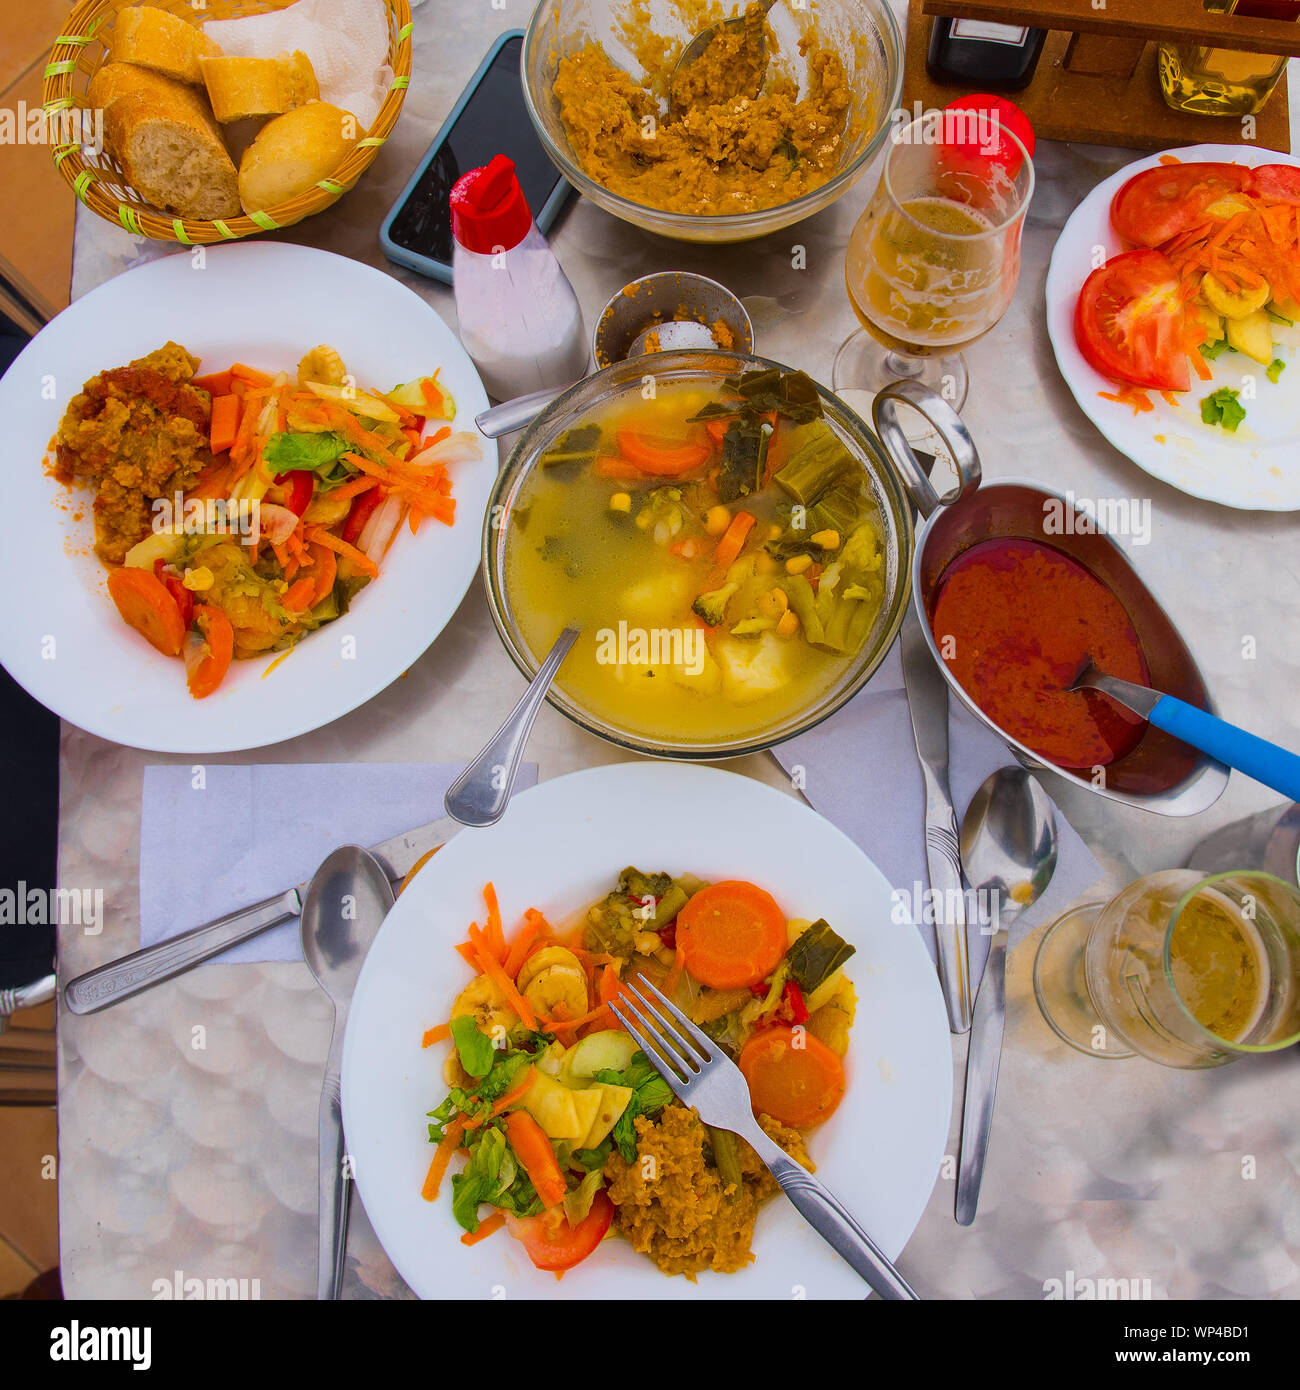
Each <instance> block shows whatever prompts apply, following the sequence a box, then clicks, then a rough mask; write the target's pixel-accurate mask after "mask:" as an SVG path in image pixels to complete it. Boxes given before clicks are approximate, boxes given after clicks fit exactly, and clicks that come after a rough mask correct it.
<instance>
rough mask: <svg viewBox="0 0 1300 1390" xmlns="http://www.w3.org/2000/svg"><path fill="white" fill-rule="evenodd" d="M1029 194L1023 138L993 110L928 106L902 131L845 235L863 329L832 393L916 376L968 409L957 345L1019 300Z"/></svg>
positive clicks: (840, 362) (840, 357)
mask: <svg viewBox="0 0 1300 1390" xmlns="http://www.w3.org/2000/svg"><path fill="white" fill-rule="evenodd" d="M1033 191H1034V166H1033V162H1032V160H1031V159H1030V157H1029V155H1028V153H1027V152H1026V150H1025V147H1024V145H1022V144H1021V142H1020V141H1019V139H1017V137H1016V136H1015V135H1013V134H1012V133H1011V131H1009V130H1008V129H1007V128H1006V127H1005V126H1003V125H1001V124H1000V123H999V122H998V121H997V120H996V119H994V117H993V116H992V115H991V114H990V113H989V112H988V111H983V110H962V109H957V110H949V111H931V112H928V113H927V114H925V115H923V116H921V117H920V118H918V119H917V120H915V121H913V122H911V124H910V125H907V126H904V127H903V128H902V129H900V130H895V132H894V134H893V139H892V143H891V145H890V146H889V149H888V153H887V154H886V156H885V164H884V169H883V171H882V173H881V176H880V184H879V187H877V189H876V192H875V195H874V196H873V197H872V199H871V202H870V203H869V204H868V205H867V208H866V211H865V212H864V213H863V214H862V216H861V217H860V218H859V219H858V221H857V225H856V226H855V227H854V228H853V231H852V233H851V235H850V236H849V246H848V252H847V254H846V256H845V262H844V281H845V285H846V287H847V289H848V294H849V302H850V303H851V304H852V305H853V312H854V313H855V314H856V315H857V317H858V320H859V321H860V322H861V324H862V328H861V329H859V330H858V331H857V332H856V333H854V334H852V335H851V336H850V337H849V338H848V339H847V340H846V341H845V342H844V343H843V345H842V346H841V347H840V350H839V352H838V353H837V354H836V357H835V366H834V369H833V374H832V377H831V384H832V386H833V387H834V389H835V390H836V391H845V390H862V391H872V392H874V391H879V390H880V389H881V388H882V387H883V386H885V385H887V384H888V383H889V382H891V381H896V380H899V379H900V378H911V379H913V380H917V381H921V382H923V383H924V384H925V385H926V386H929V387H931V389H933V390H935V391H938V392H939V394H940V395H941V396H943V398H944V399H945V400H946V401H948V403H949V404H950V405H951V406H952V407H953V409H954V410H957V409H960V408H961V405H962V403H963V402H964V401H965V399H966V387H967V381H968V377H967V371H966V362H965V359H964V358H963V357H962V355H961V349H962V348H964V347H966V346H967V345H969V344H970V343H973V342H974V341H975V340H976V339H977V338H979V337H981V336H982V335H983V334H985V333H987V332H988V331H989V329H990V328H992V327H993V325H994V324H996V323H997V322H998V320H999V319H1000V318H1001V317H1002V315H1003V314H1004V313H1006V311H1007V308H1008V306H1009V305H1010V303H1011V297H1012V295H1014V294H1015V290H1016V281H1017V280H1018V279H1019V276H1020V236H1021V230H1022V228H1023V226H1024V220H1025V211H1026V209H1027V208H1028V206H1029V199H1030V197H1031V196H1032V194H1033Z"/></svg>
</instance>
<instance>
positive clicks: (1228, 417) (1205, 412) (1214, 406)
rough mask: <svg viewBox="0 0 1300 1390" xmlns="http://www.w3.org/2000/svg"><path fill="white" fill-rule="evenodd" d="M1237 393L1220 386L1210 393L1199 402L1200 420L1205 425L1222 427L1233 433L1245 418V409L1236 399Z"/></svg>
mask: <svg viewBox="0 0 1300 1390" xmlns="http://www.w3.org/2000/svg"><path fill="white" fill-rule="evenodd" d="M1238 396H1239V392H1237V391H1234V390H1233V389H1232V388H1231V387H1230V386H1221V387H1220V388H1219V389H1218V390H1217V391H1212V392H1211V393H1210V394H1209V395H1208V396H1206V397H1205V399H1204V400H1203V401H1202V402H1201V419H1202V420H1203V421H1204V422H1205V424H1207V425H1222V426H1223V428H1224V429H1225V430H1228V431H1229V432H1230V433H1235V432H1236V429H1237V426H1238V425H1239V424H1241V422H1242V421H1243V420H1244V419H1245V418H1246V409H1245V407H1244V406H1243V405H1242V404H1241V401H1240V400H1239V399H1238Z"/></svg>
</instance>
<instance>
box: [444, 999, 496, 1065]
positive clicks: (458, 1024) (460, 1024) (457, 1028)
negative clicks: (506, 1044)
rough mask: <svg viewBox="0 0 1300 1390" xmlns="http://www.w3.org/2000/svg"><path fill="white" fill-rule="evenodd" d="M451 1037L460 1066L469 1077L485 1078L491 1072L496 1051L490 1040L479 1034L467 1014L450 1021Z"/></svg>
mask: <svg viewBox="0 0 1300 1390" xmlns="http://www.w3.org/2000/svg"><path fill="white" fill-rule="evenodd" d="M451 1037H452V1041H453V1042H454V1043H455V1044H456V1052H457V1053H458V1055H459V1056H460V1064H461V1066H462V1067H464V1068H465V1070H466V1071H467V1072H468V1073H469V1074H470V1075H471V1076H486V1075H487V1074H488V1072H490V1071H491V1070H492V1063H493V1061H494V1060H495V1058H496V1053H497V1049H496V1048H495V1047H494V1046H493V1043H492V1039H491V1038H489V1037H486V1036H485V1035H484V1034H482V1033H480V1032H479V1030H478V1029H477V1028H476V1027H475V1026H474V1020H473V1019H472V1018H471V1017H470V1016H469V1014H463V1015H462V1016H461V1017H460V1018H453V1019H452V1021H451Z"/></svg>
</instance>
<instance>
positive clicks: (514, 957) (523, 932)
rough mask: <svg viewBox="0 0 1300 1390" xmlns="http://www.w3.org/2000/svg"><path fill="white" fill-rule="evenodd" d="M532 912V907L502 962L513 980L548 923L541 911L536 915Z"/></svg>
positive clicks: (525, 915)
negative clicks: (529, 949) (530, 948)
mask: <svg viewBox="0 0 1300 1390" xmlns="http://www.w3.org/2000/svg"><path fill="white" fill-rule="evenodd" d="M531 913H532V909H531V908H530V909H529V912H528V913H525V914H524V921H523V925H522V926H521V927H520V928H519V930H518V931H517V932H516V933H515V937H514V940H513V941H512V942H511V943H510V945H509V948H508V949H507V951H506V958H505V960H504V961H503V962H502V967H503V968H504V970H505V972H506V974H507V975H509V976H510V978H511V979H512V980H514V979H517V978H518V975H519V969H520V967H521V966H522V965H523V963H524V960H525V959H526V958H527V956H528V948H529V947H530V946H531V945H532V944H533V942H534V941H535V940H536V938H537V936H538V934H539V933H540V932H541V930H542V928H543V927H545V925H546V919H545V918H544V917H542V914H541V913H540V912H539V913H537V914H536V915H535V916H534V915H530V914H531Z"/></svg>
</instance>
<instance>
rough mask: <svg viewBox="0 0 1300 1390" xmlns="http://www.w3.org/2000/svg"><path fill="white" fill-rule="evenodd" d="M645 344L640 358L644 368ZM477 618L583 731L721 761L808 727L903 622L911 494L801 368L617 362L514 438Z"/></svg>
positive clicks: (870, 439) (656, 752) (751, 362)
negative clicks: (556, 655) (565, 646)
mask: <svg viewBox="0 0 1300 1390" xmlns="http://www.w3.org/2000/svg"><path fill="white" fill-rule="evenodd" d="M651 362H652V363H653V367H651ZM483 549H484V571H485V577H486V581H487V588H488V595H489V598H490V602H491V608H492V616H493V620H494V621H495V623H496V627H497V631H498V632H499V633H500V635H501V640H502V641H503V642H504V643H505V646H506V650H507V651H508V652H509V653H510V656H511V658H512V659H513V660H514V662H515V664H516V665H517V666H518V667H519V669H520V670H521V671H522V672H523V673H524V674H525V675H526V676H528V677H529V678H531V677H532V676H533V675H534V674H535V673H536V671H537V668H538V665H539V664H540V662H541V661H542V659H543V658H544V657H545V655H546V653H547V652H548V651H549V650H550V647H551V645H552V643H553V642H554V641H555V639H556V637H558V635H559V633H560V632H561V630H562V629H563V628H564V627H565V626H566V625H568V624H570V623H576V624H578V625H580V626H581V629H582V632H581V636H580V637H579V638H578V641H577V642H576V643H575V645H574V647H573V650H572V651H571V652H570V653H569V656H568V658H567V659H566V661H565V663H564V665H563V666H562V667H561V668H560V672H559V675H558V676H557V678H556V681H555V684H554V685H553V686H552V687H551V691H550V695H549V696H548V698H549V700H550V702H551V704H552V705H554V706H555V707H556V708H557V709H558V710H560V711H561V712H562V713H563V714H565V715H567V716H568V717H569V718H570V719H572V720H573V721H574V722H575V723H576V724H579V725H580V726H581V727H582V728H584V729H586V730H587V731H588V732H590V733H593V734H597V735H599V736H600V737H602V738H605V739H608V740H610V741H611V742H613V743H616V744H618V745H620V746H621V747H624V748H628V749H631V750H634V751H636V752H639V753H644V754H648V755H651V756H656V757H670V758H683V759H714V758H723V757H735V756H738V755H740V754H742V753H750V752H755V751H758V750H760V749H764V748H769V747H771V746H772V745H773V744H776V743H780V742H782V741H783V740H785V739H789V738H793V737H794V736H795V735H797V734H800V733H803V732H805V731H806V730H808V729H810V728H812V727H813V726H814V725H815V724H817V723H819V722H820V721H821V720H823V719H825V718H827V717H828V716H829V715H831V714H833V713H834V712H835V711H836V710H837V709H839V708H840V706H841V705H843V704H844V703H845V702H846V701H847V700H849V699H850V698H851V697H852V696H853V695H854V694H856V692H857V691H858V690H860V689H861V688H862V687H863V686H864V685H865V684H866V682H867V681H868V680H869V679H870V678H871V675H872V674H873V672H874V671H875V670H876V668H877V667H878V666H879V665H880V663H881V661H882V660H883V659H884V656H885V653H886V652H887V651H888V650H889V648H890V646H891V645H892V643H893V641H894V638H895V637H896V636H897V634H898V629H899V627H900V625H901V624H902V621H903V615H904V613H905V611H906V608H907V600H908V589H907V584H908V572H909V566H910V563H911V556H912V550H913V533H912V520H911V510H910V507H909V505H908V502H907V499H906V496H905V493H904V491H903V488H902V485H901V483H900V482H899V480H898V477H897V475H896V474H895V472H894V470H893V468H892V467H891V466H890V464H889V463H888V462H887V458H886V455H885V453H884V450H883V448H882V446H881V445H880V443H879V441H878V440H877V439H876V437H875V436H874V435H873V434H872V433H871V431H870V430H869V429H868V428H867V426H866V425H865V424H864V423H863V421H862V420H860V419H859V418H858V416H856V415H855V414H854V413H853V412H852V411H851V410H850V409H849V408H848V407H847V406H846V405H845V404H844V403H843V402H842V401H840V400H839V399H838V397H836V396H834V395H832V394H831V393H830V392H829V391H827V390H826V389H825V388H823V387H821V386H819V385H818V384H817V383H815V382H814V381H812V380H811V379H810V378H809V377H807V376H806V375H804V373H802V372H798V371H794V370H792V369H790V368H788V367H784V366H781V365H780V364H779V363H776V362H770V361H767V360H766V359H764V358H759V357H752V356H748V355H745V354H739V353H732V352H723V351H704V350H696V351H686V352H665V353H656V354H654V355H653V358H646V357H641V358H637V359H634V360H632V361H626V362H618V363H615V364H613V365H612V366H609V367H606V368H605V369H604V370H603V371H600V372H597V373H595V374H594V375H592V376H589V377H587V378H585V379H584V380H583V381H580V382H578V383H577V384H576V385H575V386H573V387H571V388H570V389H569V390H568V391H566V392H565V393H564V395H562V396H560V397H559V398H558V399H557V400H555V401H554V402H552V403H551V405H549V406H548V407H547V408H546V410H544V411H543V412H542V414H540V415H539V416H538V417H537V418H536V419H535V420H534V421H533V423H532V424H531V425H530V426H529V427H528V428H527V430H526V431H525V432H524V433H523V434H522V435H521V437H520V439H519V441H518V442H517V444H516V445H515V447H514V450H513V451H512V453H511V455H510V458H509V460H508V462H507V463H506V466H505V468H504V469H503V470H502V472H501V475H500V477H499V478H498V480H497V485H496V489H495V491H494V493H493V495H492V498H491V501H490V503H489V506H488V513H487V521H486V523H485V526H484V533H483Z"/></svg>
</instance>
